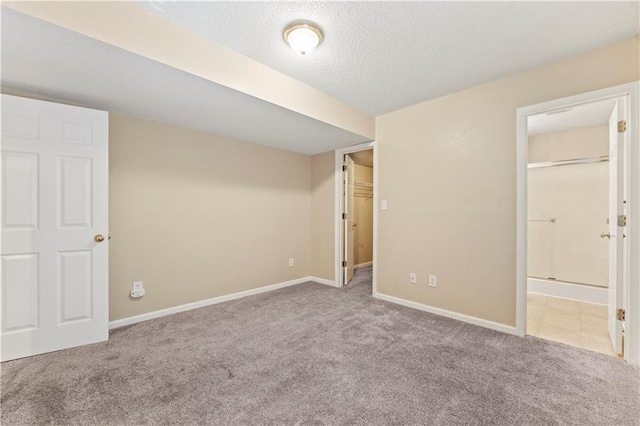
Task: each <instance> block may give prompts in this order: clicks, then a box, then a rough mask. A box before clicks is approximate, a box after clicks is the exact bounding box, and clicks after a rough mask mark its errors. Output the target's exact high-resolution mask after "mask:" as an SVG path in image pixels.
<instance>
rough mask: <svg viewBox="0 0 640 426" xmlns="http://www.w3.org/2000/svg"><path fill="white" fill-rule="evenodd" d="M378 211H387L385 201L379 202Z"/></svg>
mask: <svg viewBox="0 0 640 426" xmlns="http://www.w3.org/2000/svg"><path fill="white" fill-rule="evenodd" d="M380 209H381V210H386V209H387V200H381V201H380Z"/></svg>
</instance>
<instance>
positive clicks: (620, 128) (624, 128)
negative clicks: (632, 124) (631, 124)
mask: <svg viewBox="0 0 640 426" xmlns="http://www.w3.org/2000/svg"><path fill="white" fill-rule="evenodd" d="M626 131H627V122H626V121H624V120H622V121H618V133H624V132H626Z"/></svg>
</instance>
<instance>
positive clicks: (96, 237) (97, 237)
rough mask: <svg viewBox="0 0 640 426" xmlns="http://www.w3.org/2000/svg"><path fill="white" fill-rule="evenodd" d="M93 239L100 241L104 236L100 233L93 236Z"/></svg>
mask: <svg viewBox="0 0 640 426" xmlns="http://www.w3.org/2000/svg"><path fill="white" fill-rule="evenodd" d="M93 239H94V240H96V242H97V243H101V242H103V241H104V236H103V235H102V234H98V235H96V236H95V237H93Z"/></svg>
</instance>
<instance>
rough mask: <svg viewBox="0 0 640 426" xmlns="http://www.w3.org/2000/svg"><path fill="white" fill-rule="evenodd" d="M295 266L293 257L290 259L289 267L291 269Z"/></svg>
mask: <svg viewBox="0 0 640 426" xmlns="http://www.w3.org/2000/svg"><path fill="white" fill-rule="evenodd" d="M292 266H293V257H292V258H290V259H289V267H290V268H291V267H292Z"/></svg>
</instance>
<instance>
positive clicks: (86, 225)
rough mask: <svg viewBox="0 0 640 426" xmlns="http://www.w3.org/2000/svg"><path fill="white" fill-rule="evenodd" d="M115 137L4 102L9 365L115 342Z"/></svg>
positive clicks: (96, 123)
mask: <svg viewBox="0 0 640 426" xmlns="http://www.w3.org/2000/svg"><path fill="white" fill-rule="evenodd" d="M108 131H109V130H108V114H107V113H106V112H104V111H96V110H91V109H86V108H79V107H73V106H68V105H60V104H55V103H51V102H43V101H36V100H32V99H26V98H20V97H15V96H8V95H2V171H1V174H0V175H1V178H2V196H1V202H2V215H1V217H2V219H1V222H2V248H1V256H2V261H1V265H0V267H1V269H2V273H1V276H2V292H1V295H0V297H1V298H2V303H1V309H2V313H1V314H0V322H1V325H0V333H1V334H0V336H1V338H2V347H1V358H2V361H7V360H11V359H16V358H21V357H25V356H31V355H36V354H40V353H44V352H50V351H55V350H59V349H65V348H70V347H74V346H80V345H84V344H89V343H95V342H99V341H104V340H107V339H108V315H109V312H108V296H109V295H108V282H109V281H108V263H109V262H108V255H109V252H108V248H109V247H108V232H109V230H108ZM97 234H101V235H103V236H104V241H103V242H100V243H98V242H97V241H96V240H95V236H96V235H97Z"/></svg>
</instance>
